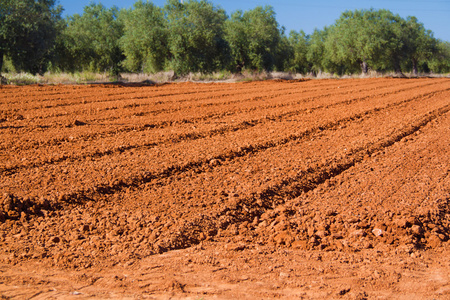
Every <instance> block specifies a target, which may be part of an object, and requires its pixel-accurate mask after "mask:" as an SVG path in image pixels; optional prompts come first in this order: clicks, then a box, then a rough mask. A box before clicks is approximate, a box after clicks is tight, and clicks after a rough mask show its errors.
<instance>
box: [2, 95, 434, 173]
mask: <svg viewBox="0 0 450 300" xmlns="http://www.w3.org/2000/svg"><path fill="white" fill-rule="evenodd" d="M426 92H427V90H424V89H422V90H421V94H419V95H417V96H416V98H417V97H425V96H428V97H431V96H433V95H435V92H431V93H426ZM439 92H442V91H439ZM423 93H425V94H423ZM393 98H396V93H394V94H390V96H389V97H381V98H379V99H377V97H374V96H369V97H365V98H363V99H361V98H357V100H358V101H357V102H355V103H354V102H353V101H352V100H351V101H345V103H344V104H345V106H348V105H350V104H351V107H352V108H353V110H351V111H352V113H354V112H357V113H361V112H365V111H366V110H368V109H369V110H370V109H373V108H377V109H379V108H380V107H384V106H385V105H388V106H389V105H398V104H399V103H402V102H404V101H412V100H414V99H415V98H409V99H408V98H407V99H405V100H401V101H400V102H399V101H397V102H393V103H391V101H392V100H393ZM376 99H377V101H375V100H376ZM325 101H326V99H325ZM394 101H395V99H394ZM330 102H331V103H330ZM326 103H328V105H327V106H320V105H319V106H316V107H302V109H301V110H294V111H292V110H287V111H283V110H282V111H280V112H277V111H276V110H272V111H271V113H274V115H265V116H264V117H263V118H261V117H259V118H258V116H259V115H258V114H256V115H255V116H253V115H252V114H246V115H244V116H243V119H242V120H237V121H238V122H237V124H236V125H234V124H233V125H226V126H218V127H216V128H211V124H204V126H200V124H196V126H197V127H198V128H196V129H195V130H192V128H189V127H187V128H186V127H184V128H183V127H181V128H174V127H165V128H162V129H158V130H153V131H151V132H150V133H147V132H145V133H142V132H138V131H136V132H131V133H127V134H123V133H120V134H117V135H114V136H112V137H111V138H103V139H101V140H99V141H95V142H94V141H92V140H87V141H77V142H76V143H71V144H66V145H64V144H61V145H56V146H54V147H42V146H41V147H38V149H36V148H34V147H31V148H29V150H28V151H16V152H11V153H9V154H7V157H5V159H4V161H5V162H8V165H6V166H5V167H4V168H3V170H2V171H3V173H4V174H8V173H11V172H15V171H17V170H18V169H23V168H30V167H37V166H40V165H45V164H52V163H59V162H62V161H65V160H70V161H77V160H83V159H85V158H86V157H97V158H98V157H101V156H105V155H112V154H117V153H122V152H124V151H136V150H141V151H142V150H143V151H145V150H146V149H149V148H152V147H155V146H157V145H159V144H166V145H172V144H176V143H179V142H183V143H186V142H188V140H198V139H204V138H211V137H213V136H217V135H225V136H224V138H225V139H226V138H227V136H226V134H227V133H233V135H235V132H236V131H241V130H245V129H249V128H251V127H255V126H258V128H261V127H264V124H265V123H267V122H270V123H273V122H277V123H280V124H279V125H278V128H273V129H272V133H275V134H277V133H276V132H277V131H278V130H280V129H281V130H282V129H283V128H285V127H286V126H291V125H294V126H297V127H299V126H300V127H299V128H302V129H304V128H307V126H310V125H311V124H314V125H315V126H316V127H317V128H320V127H322V128H325V127H326V122H329V121H334V118H337V117H342V115H341V114H342V110H343V109H344V110H346V108H342V107H341V105H340V104H342V103H341V102H337V103H333V102H332V101H329V100H328V101H327V102H326ZM314 104H316V102H314ZM324 104H325V103H324ZM331 108H333V109H331ZM330 109H331V110H330ZM252 117H254V118H252ZM223 121H225V122H226V123H227V121H228V120H227V119H226V118H225V119H223ZM286 121H287V122H289V123H292V124H289V125H285V124H283V122H286ZM293 122H294V123H293ZM317 122H319V123H318V124H316V123H317ZM258 128H256V133H253V131H254V130H253V131H252V132H251V133H250V138H251V139H253V138H256V139H257V140H259V138H258V135H261V133H263V138H265V139H267V138H269V137H270V136H271V135H266V133H264V132H263V131H259V130H258ZM186 129H188V130H186ZM178 130H179V131H178ZM244 134H245V136H247V137H248V136H249V135H248V133H246V132H244ZM270 138H280V137H279V136H276V137H270ZM235 139H236V138H235ZM241 141H243V138H241ZM34 143H37V141H34ZM24 157H25V158H26V161H24Z"/></svg>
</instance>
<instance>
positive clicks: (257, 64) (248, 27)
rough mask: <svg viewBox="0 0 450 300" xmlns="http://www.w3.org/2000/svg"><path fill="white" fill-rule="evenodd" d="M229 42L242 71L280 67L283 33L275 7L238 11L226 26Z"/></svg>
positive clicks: (233, 56) (237, 65)
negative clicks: (278, 56) (278, 53)
mask: <svg viewBox="0 0 450 300" xmlns="http://www.w3.org/2000/svg"><path fill="white" fill-rule="evenodd" d="M226 40H227V42H228V43H229V45H230V47H231V54H232V64H234V65H235V66H236V69H237V70H238V71H240V70H241V69H242V68H244V67H245V68H249V69H255V70H272V69H273V67H274V66H275V64H276V56H277V47H278V45H279V43H280V41H281V32H280V27H279V25H278V22H277V20H276V18H275V11H274V10H273V8H272V7H271V6H265V7H262V6H258V7H256V8H254V9H252V10H248V11H245V12H244V13H243V12H242V11H239V10H238V11H236V12H234V13H233V14H232V15H231V18H230V19H229V20H228V21H227V23H226Z"/></svg>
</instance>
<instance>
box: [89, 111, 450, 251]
mask: <svg viewBox="0 0 450 300" xmlns="http://www.w3.org/2000/svg"><path fill="white" fill-rule="evenodd" d="M448 111H449V106H448V105H447V106H444V107H441V108H440V109H436V110H434V111H430V112H429V113H425V114H423V115H415V117H414V116H413V115H414V114H413V113H411V115H410V116H411V117H412V118H406V119H404V120H403V122H393V124H386V123H389V120H387V119H385V118H382V116H378V117H376V118H371V117H369V118H367V119H365V120H364V121H363V122H361V123H359V124H357V123H352V124H351V125H349V126H348V127H347V128H345V129H344V131H345V132H343V134H342V135H340V134H337V133H339V132H341V130H338V131H336V132H335V134H333V133H331V132H330V133H329V134H328V135H327V137H325V136H323V135H318V136H316V138H317V139H315V140H316V144H315V145H312V144H311V145H308V143H307V142H306V141H305V142H303V143H301V144H298V145H297V146H294V147H292V148H290V149H286V147H280V148H279V149H272V150H275V152H274V153H271V155H270V154H269V153H260V154H257V155H255V156H251V157H245V158H242V160H239V161H238V160H234V161H232V162H231V163H224V164H223V165H221V166H219V167H216V168H213V169H208V170H205V171H204V172H200V173H199V172H197V171H196V170H193V172H192V173H190V174H181V173H180V174H178V176H177V177H176V178H166V180H164V179H162V178H160V179H159V180H155V181H154V182H149V183H148V184H147V185H146V186H145V187H144V188H143V189H136V190H133V189H131V190H130V189H127V190H126V191H121V192H120V193H119V194H118V195H117V194H114V197H112V195H111V196H109V195H108V196H107V198H105V199H104V200H101V198H99V199H97V200H96V201H111V200H112V199H115V200H114V201H117V202H119V203H120V206H121V207H126V208H127V210H129V211H135V210H136V208H139V211H141V212H143V213H144V214H148V215H149V216H153V217H152V218H150V219H148V220H147V222H146V226H145V228H147V229H149V233H151V236H150V234H149V233H147V236H148V239H149V242H148V244H146V246H148V247H149V248H150V249H157V248H159V250H163V251H165V250H170V249H177V248H182V247H188V246H191V245H193V244H196V243H198V242H199V241H201V240H202V239H205V238H207V237H208V236H214V235H216V234H218V233H219V232H220V231H221V230H222V231H223V230H229V231H231V232H233V234H236V233H237V232H238V228H241V226H240V225H245V226H246V227H252V226H256V225H257V223H254V220H255V219H256V220H257V218H258V217H259V216H261V215H262V214H263V213H264V212H266V211H268V210H271V209H272V208H273V207H274V206H276V205H278V204H280V203H284V202H285V201H288V200H289V199H293V198H294V197H296V196H298V195H300V194H302V193H304V192H305V191H308V190H311V189H314V188H315V187H316V186H317V185H319V184H321V183H322V182H324V181H325V180H328V179H329V178H333V177H334V176H336V175H337V174H340V173H342V172H344V171H345V170H348V169H349V168H351V167H352V166H354V165H355V164H356V163H357V162H360V161H362V160H363V159H364V158H365V157H367V156H370V155H371V154H375V153H379V152H383V151H384V150H385V149H386V148H388V147H390V146H392V145H393V144H395V143H396V142H397V141H399V140H401V139H402V138H404V137H405V136H409V135H411V134H413V133H415V132H417V131H418V130H419V129H420V128H423V127H424V126H425V125H426V124H427V123H429V122H430V121H432V120H433V119H436V118H440V117H442V116H444V115H445V114H448ZM403 112H404V111H398V114H397V113H396V114H395V116H397V117H400V116H401V115H400V114H401V113H403ZM409 112H411V111H409ZM365 121H366V122H365ZM378 124H382V125H386V126H383V128H382V129H381V130H380V131H378V134H376V133H374V134H373V135H372V136H371V137H370V138H369V139H367V140H365V142H366V144H365V145H362V146H359V147H356V148H352V149H350V151H349V153H343V152H342V149H345V148H343V147H344V146H346V142H343V141H342V137H344V136H345V137H348V139H347V140H348V141H349V142H350V143H351V141H352V140H355V141H357V140H360V139H364V138H365V135H364V132H368V131H371V130H372V129H373V128H375V127H374V126H376V125H378ZM399 125H400V126H399ZM361 126H362V127H361ZM390 128H396V130H395V133H393V134H387V135H386V134H383V132H384V133H386V130H389V129H390ZM355 129H356V130H357V132H358V133H356V134H355V131H354V130H355ZM364 129H365V130H364ZM330 142H331V143H333V142H337V143H340V144H341V147H339V146H337V145H336V146H337V147H336V149H339V150H338V151H334V152H333V153H330V155H328V154H327V155H322V154H321V153H320V152H318V151H317V149H320V148H322V147H320V146H319V148H317V146H318V145H320V144H322V145H323V144H328V143H330ZM305 147H306V148H308V149H309V150H306V152H307V153H306V154H307V155H309V154H312V155H315V156H316V159H315V160H316V161H317V163H316V164H312V163H311V162H309V163H306V164H303V163H301V161H300V160H298V161H295V159H294V158H292V159H291V157H297V158H301V157H302V155H303V154H304V152H303V149H304V148H305ZM280 151H281V152H284V153H280ZM285 151H288V152H291V155H289V154H288V153H287V152H285ZM338 152H341V153H338ZM265 154H268V155H265ZM280 157H284V158H286V159H287V160H290V161H285V160H283V159H281V158H280ZM280 163H281V165H280ZM296 163H297V164H296ZM271 166H272V167H271ZM293 167H294V169H293ZM277 168H281V169H282V170H280V171H277V170H278V169H277ZM289 170H293V171H292V172H289ZM286 171H288V173H286ZM249 173H250V174H249ZM274 173H277V174H274ZM255 177H256V178H255ZM192 211H194V212H195V213H192ZM116 217H117V216H116ZM149 220H150V221H149ZM111 221H112V222H111V223H112V224H117V223H115V222H114V221H113V220H111ZM252 221H253V224H252ZM107 222H109V220H108V221H107ZM162 222H163V223H164V224H162ZM127 226H128V225H127V224H124V225H122V226H119V227H120V228H119V229H120V231H121V232H122V236H121V237H119V240H122V239H123V240H126V239H127V238H128V237H129V236H128V235H129V234H131V232H133V233H135V230H138V231H139V230H141V229H139V228H137V229H134V230H131V228H129V229H128V227H127ZM253 228H254V227H253ZM193 229H195V230H193ZM140 234H143V235H144V236H145V235H146V234H145V233H144V232H141V233H140Z"/></svg>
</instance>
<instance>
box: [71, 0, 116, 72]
mask: <svg viewBox="0 0 450 300" xmlns="http://www.w3.org/2000/svg"><path fill="white" fill-rule="evenodd" d="M117 17H118V9H117V8H116V7H112V8H110V9H106V8H105V7H104V6H103V5H102V4H95V3H91V4H90V5H89V6H86V7H85V8H84V12H83V14H82V15H79V14H75V15H73V16H71V17H69V18H68V20H67V27H66V29H65V31H64V39H65V46H66V50H67V52H66V53H67V55H69V56H70V57H72V60H73V62H74V63H76V65H75V66H73V68H74V69H89V70H91V71H102V72H103V71H108V72H110V73H114V74H117V73H118V71H119V68H120V63H121V61H122V59H123V57H122V51H121V49H120V47H119V39H120V38H121V37H122V35H123V26H122V24H121V23H120V22H119V20H118V19H117Z"/></svg>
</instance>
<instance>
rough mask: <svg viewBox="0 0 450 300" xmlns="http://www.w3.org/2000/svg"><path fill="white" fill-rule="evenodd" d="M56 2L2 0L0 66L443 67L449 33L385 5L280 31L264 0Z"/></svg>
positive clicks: (204, 69)
mask: <svg viewBox="0 0 450 300" xmlns="http://www.w3.org/2000/svg"><path fill="white" fill-rule="evenodd" d="M55 3H56V0H0V70H2V71H8V72H21V71H28V72H31V73H34V74H35V73H40V74H43V72H45V70H46V69H49V70H51V71H52V72H65V71H69V72H72V73H76V74H79V73H77V72H84V73H86V74H94V72H97V73H98V72H106V73H109V74H110V75H114V76H116V75H118V74H119V72H120V71H124V70H125V71H130V72H145V73H157V72H160V71H162V70H172V71H175V73H176V74H181V75H184V74H187V73H192V74H197V75H192V76H194V77H195V76H199V78H213V77H214V76H218V75H214V74H228V73H224V71H225V70H226V71H227V72H238V73H241V72H243V73H246V72H253V73H255V74H263V73H265V72H266V71H271V70H277V71H289V72H299V73H304V74H305V73H312V74H319V73H322V72H328V73H331V74H332V76H336V74H339V75H342V74H354V73H359V72H362V73H363V74H364V73H367V72H368V71H369V70H372V71H377V72H391V71H395V72H396V73H400V74H401V72H402V71H408V72H412V73H414V74H418V73H419V72H430V71H431V72H434V73H440V72H449V71H450V46H449V43H448V42H443V41H439V40H437V39H435V38H434V36H433V33H432V32H431V31H430V30H427V29H426V28H425V27H424V25H423V24H422V23H420V22H419V21H418V20H417V18H415V17H408V18H407V19H403V18H401V17H400V16H398V15H395V14H393V13H392V12H390V11H388V10H384V9H381V10H374V9H370V10H354V11H345V12H344V13H342V15H341V16H340V18H339V19H338V20H336V22H335V23H334V24H333V25H331V26H329V27H325V28H324V29H323V30H318V29H316V30H315V31H314V32H313V33H312V34H311V35H306V34H305V33H304V32H303V31H299V32H296V31H291V32H290V33H289V35H288V36H286V34H285V32H284V28H283V27H280V26H279V24H278V22H277V20H276V15H275V12H274V10H273V8H272V7H270V6H264V7H263V6H257V7H255V8H254V9H251V10H247V11H240V10H238V11H235V12H234V13H232V14H231V16H230V17H228V16H227V15H226V13H225V11H224V10H223V9H221V8H220V7H217V6H215V5H214V4H212V3H211V2H209V1H207V0H186V1H184V3H180V1H179V0H167V2H166V4H165V6H164V7H158V6H156V5H154V4H153V3H152V2H150V1H148V0H145V1H144V0H137V2H136V3H135V4H134V6H133V7H132V8H130V9H122V10H121V11H119V10H118V9H117V8H116V7H112V8H109V9H108V8H105V7H104V6H103V5H102V4H95V3H94V2H92V3H91V4H90V5H88V6H86V7H85V8H84V12H83V14H81V15H78V14H75V15H73V16H70V17H68V18H67V19H66V20H62V19H61V12H62V7H60V6H57V5H56V4H55ZM4 62H5V63H4ZM221 72H222V73H221ZM84 73H83V74H84ZM198 74H200V75H198ZM220 76H221V75H220ZM220 76H219V77H220Z"/></svg>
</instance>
